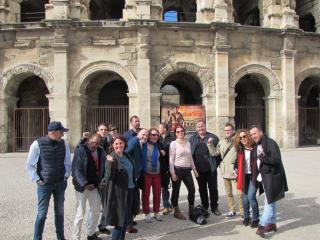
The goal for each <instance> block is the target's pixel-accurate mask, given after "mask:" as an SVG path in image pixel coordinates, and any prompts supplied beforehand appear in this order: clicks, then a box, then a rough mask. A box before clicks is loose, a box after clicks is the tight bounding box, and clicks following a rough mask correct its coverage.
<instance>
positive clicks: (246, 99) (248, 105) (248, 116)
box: [235, 75, 266, 129]
mask: <svg viewBox="0 0 320 240" xmlns="http://www.w3.org/2000/svg"><path fill="white" fill-rule="evenodd" d="M261 78H262V77H260V76H257V75H245V76H244V77H242V78H241V79H240V80H239V82H238V83H237V85H236V87H235V93H236V94H237V96H236V99H235V110H236V114H235V125H236V128H237V129H238V128H248V127H250V126H251V125H254V124H258V125H260V126H261V127H262V129H265V126H266V124H265V118H266V117H265V102H264V99H263V98H264V97H265V96H266V93H265V91H264V88H263V86H262V84H261V81H263V79H261Z"/></svg>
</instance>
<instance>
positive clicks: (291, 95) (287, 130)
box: [281, 49, 298, 148]
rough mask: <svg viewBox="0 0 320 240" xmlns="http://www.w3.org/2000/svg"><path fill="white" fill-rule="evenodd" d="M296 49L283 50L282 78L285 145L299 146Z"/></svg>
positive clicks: (287, 146) (288, 146) (289, 146)
mask: <svg viewBox="0 0 320 240" xmlns="http://www.w3.org/2000/svg"><path fill="white" fill-rule="evenodd" d="M295 55H296V51H295V50H288V49H284V50H282V51H281V78H282V83H283V91H282V95H283V99H282V115H283V117H284V119H283V120H282V126H283V129H282V132H283V147H285V148H292V147H296V146H298V136H297V127H298V126H297V123H298V112H297V106H296V97H295V96H296V95H295V94H296V91H295V68H294V60H295Z"/></svg>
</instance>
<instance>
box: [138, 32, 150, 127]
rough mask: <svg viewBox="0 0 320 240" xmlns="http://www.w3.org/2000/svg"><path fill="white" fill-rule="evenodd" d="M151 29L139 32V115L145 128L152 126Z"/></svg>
mask: <svg viewBox="0 0 320 240" xmlns="http://www.w3.org/2000/svg"><path fill="white" fill-rule="evenodd" d="M150 37H151V36H150V29H148V28H139V30H138V44H137V48H138V60H137V82H138V94H139V98H138V106H139V112H136V113H135V114H138V115H139V117H140V120H141V123H142V124H141V125H142V126H143V127H145V128H149V127H150V126H151V93H150V91H151V66H150Z"/></svg>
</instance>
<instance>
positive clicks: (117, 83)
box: [83, 71, 129, 133]
mask: <svg viewBox="0 0 320 240" xmlns="http://www.w3.org/2000/svg"><path fill="white" fill-rule="evenodd" d="M127 93H128V86H127V84H126V82H125V80H124V79H123V78H122V77H121V76H119V75H118V74H116V73H114V72H107V71H105V72H102V73H99V74H96V75H95V77H94V78H92V79H91V81H90V82H89V84H88V86H87V88H86V96H87V104H86V105H87V107H86V109H85V116H83V118H85V119H86V121H85V124H84V128H85V129H84V130H89V131H94V130H95V129H96V128H97V126H98V124H100V123H102V122H104V123H107V124H114V125H116V126H117V127H118V129H119V132H120V133H124V132H125V131H126V130H127V128H128V122H129V120H128V118H129V98H128V96H127Z"/></svg>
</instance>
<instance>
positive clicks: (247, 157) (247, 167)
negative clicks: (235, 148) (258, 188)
mask: <svg viewBox="0 0 320 240" xmlns="http://www.w3.org/2000/svg"><path fill="white" fill-rule="evenodd" d="M250 152H251V151H250V150H248V149H245V150H244V157H245V160H246V165H245V169H244V172H245V174H251V166H250Z"/></svg>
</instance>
